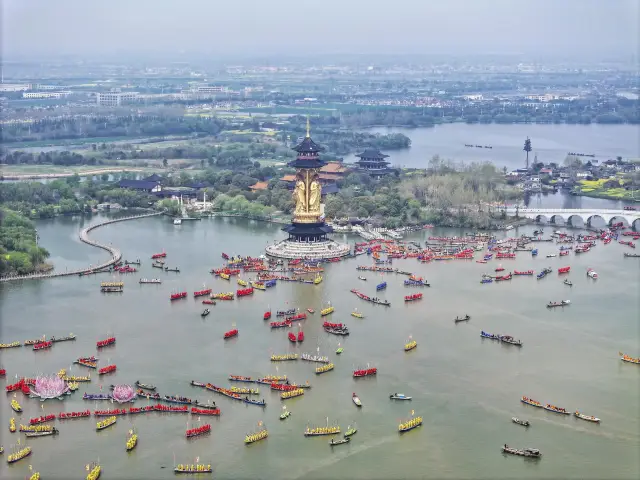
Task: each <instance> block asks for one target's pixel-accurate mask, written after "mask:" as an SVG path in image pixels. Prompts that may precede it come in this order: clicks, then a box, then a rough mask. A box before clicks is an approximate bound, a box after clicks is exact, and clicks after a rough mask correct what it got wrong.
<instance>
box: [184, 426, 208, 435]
mask: <svg viewBox="0 0 640 480" xmlns="http://www.w3.org/2000/svg"><path fill="white" fill-rule="evenodd" d="M210 432H211V425H209V424H208V423H207V424H205V425H202V426H201V427H196V428H189V429H187V431H186V432H185V434H184V436H185V437H187V438H193V437H199V436H200V435H205V434H207V433H210Z"/></svg>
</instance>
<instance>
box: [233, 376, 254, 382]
mask: <svg viewBox="0 0 640 480" xmlns="http://www.w3.org/2000/svg"><path fill="white" fill-rule="evenodd" d="M229 380H230V381H232V382H244V383H253V382H255V380H254V379H253V378H251V377H243V376H242V375H229Z"/></svg>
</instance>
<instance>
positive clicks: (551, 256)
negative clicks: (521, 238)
mask: <svg viewBox="0 0 640 480" xmlns="http://www.w3.org/2000/svg"><path fill="white" fill-rule="evenodd" d="M555 256H556V254H555V253H550V254H549V255H547V258H553V257H555Z"/></svg>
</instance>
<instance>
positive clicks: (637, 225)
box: [631, 218, 640, 232]
mask: <svg viewBox="0 0 640 480" xmlns="http://www.w3.org/2000/svg"><path fill="white" fill-rule="evenodd" d="M631 229H632V230H633V231H635V232H640V218H636V219H635V220H634V221H633V222H631Z"/></svg>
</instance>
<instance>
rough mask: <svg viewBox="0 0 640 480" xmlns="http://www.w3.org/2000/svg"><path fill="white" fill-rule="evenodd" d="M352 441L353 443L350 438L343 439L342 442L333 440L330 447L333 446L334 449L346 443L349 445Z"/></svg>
mask: <svg viewBox="0 0 640 480" xmlns="http://www.w3.org/2000/svg"><path fill="white" fill-rule="evenodd" d="M350 441H351V438H349V437H345V438H342V439H340V440H334V439H333V438H332V439H331V441H330V442H329V445H331V446H332V447H333V446H334V445H342V444H344V443H349V442H350Z"/></svg>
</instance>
